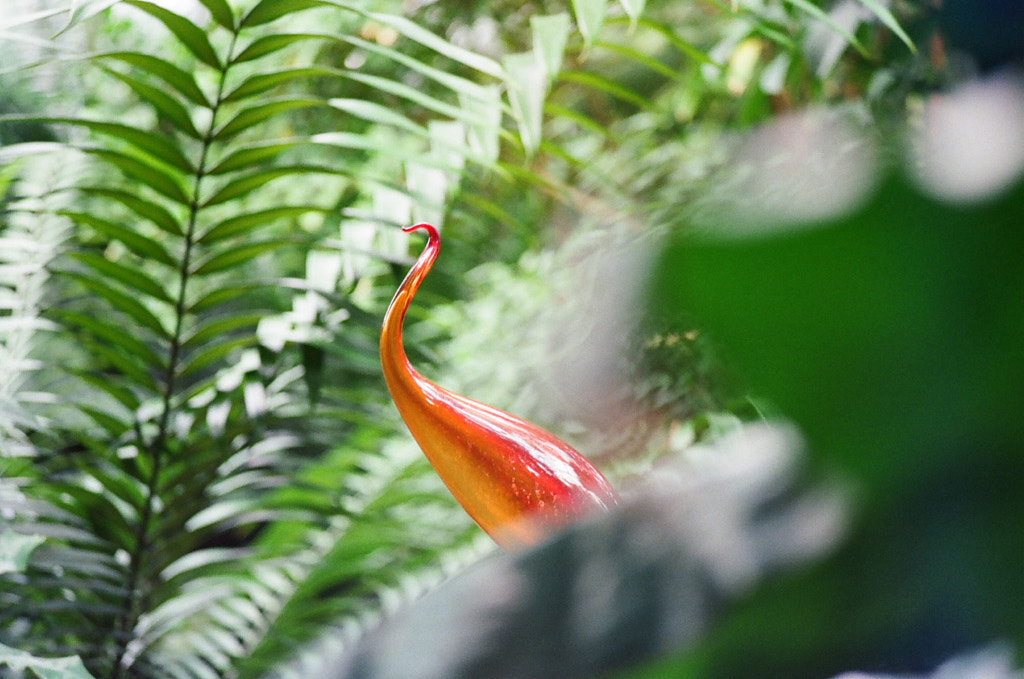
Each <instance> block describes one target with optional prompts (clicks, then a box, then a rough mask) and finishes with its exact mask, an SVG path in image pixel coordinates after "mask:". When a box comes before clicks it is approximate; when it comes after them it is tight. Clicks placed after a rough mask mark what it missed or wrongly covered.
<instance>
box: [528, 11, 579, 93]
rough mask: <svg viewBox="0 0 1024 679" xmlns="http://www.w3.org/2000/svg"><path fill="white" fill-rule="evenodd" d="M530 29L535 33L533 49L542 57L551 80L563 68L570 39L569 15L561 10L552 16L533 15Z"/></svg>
mask: <svg viewBox="0 0 1024 679" xmlns="http://www.w3.org/2000/svg"><path fill="white" fill-rule="evenodd" d="M530 31H531V32H532V34H533V51H534V53H535V54H537V55H538V56H539V57H540V60H541V63H542V64H544V68H545V70H546V71H547V75H548V79H549V80H550V79H552V78H554V77H555V75H556V74H557V73H558V72H559V71H560V70H562V60H563V59H564V57H565V43H566V42H567V41H568V39H569V15H568V14H566V13H565V12H559V13H558V14H552V15H550V16H539V15H537V16H532V17H530Z"/></svg>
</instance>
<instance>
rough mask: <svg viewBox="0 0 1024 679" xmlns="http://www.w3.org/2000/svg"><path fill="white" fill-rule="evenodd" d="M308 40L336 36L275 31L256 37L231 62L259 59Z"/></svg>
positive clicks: (238, 62) (332, 38) (237, 62)
mask: <svg viewBox="0 0 1024 679" xmlns="http://www.w3.org/2000/svg"><path fill="white" fill-rule="evenodd" d="M307 40H336V38H334V37H333V36H330V35H323V34H320V33H274V34H271V35H265V36H262V37H260V38H256V39H255V40H253V41H252V42H251V43H249V44H248V45H246V46H245V48H244V49H243V50H242V51H241V52H239V53H238V55H237V56H236V57H235V58H233V59H232V60H231V63H232V64H240V63H243V62H246V61H252V60H254V59H259V58H261V57H265V56H267V55H268V54H273V53H274V52H277V51H279V50H283V49H285V48H286V47H290V46H291V45H294V44H296V43H300V42H305V41H307Z"/></svg>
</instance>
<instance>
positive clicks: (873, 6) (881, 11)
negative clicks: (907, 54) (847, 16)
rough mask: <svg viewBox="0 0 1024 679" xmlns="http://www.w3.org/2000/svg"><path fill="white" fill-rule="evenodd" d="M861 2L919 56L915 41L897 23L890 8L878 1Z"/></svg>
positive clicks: (867, 0)
mask: <svg viewBox="0 0 1024 679" xmlns="http://www.w3.org/2000/svg"><path fill="white" fill-rule="evenodd" d="M859 2H860V4H862V5H864V6H865V7H867V8H868V9H869V10H870V11H871V13H872V14H874V15H875V16H876V17H878V20H879V21H881V22H882V23H883V24H885V26H886V27H887V28H888V29H889V30H890V31H892V32H893V33H895V34H896V36H897V37H898V38H899V39H900V40H902V41H903V44H904V45H906V46H907V47H908V48H909V49H910V51H911V52H913V53H914V54H917V47H916V46H915V45H914V41H913V40H911V39H910V36H909V35H907V33H906V31H904V30H903V27H902V26H900V22H898V21H896V17H894V16H893V15H892V12H890V11H889V8H888V7H886V6H885V5H883V4H882V3H880V2H879V1H878V0H859Z"/></svg>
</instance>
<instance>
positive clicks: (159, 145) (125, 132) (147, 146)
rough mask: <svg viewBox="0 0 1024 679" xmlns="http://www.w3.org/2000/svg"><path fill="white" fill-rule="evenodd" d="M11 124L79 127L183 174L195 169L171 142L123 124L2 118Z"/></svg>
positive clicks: (77, 120) (95, 121)
mask: <svg viewBox="0 0 1024 679" xmlns="http://www.w3.org/2000/svg"><path fill="white" fill-rule="evenodd" d="M9 121H37V122H40V123H49V124H58V125H77V126H79V127H84V128H86V129H88V130H91V131H93V132H96V133H99V134H105V135H108V136H111V137H116V138H118V139H121V140H122V141H125V142H127V143H129V144H131V145H132V146H134V147H135V148H137V149H140V150H142V151H145V152H146V153H148V154H150V155H152V156H153V157H155V158H157V159H158V160H162V161H163V162H165V163H167V164H168V165H170V166H171V167H175V168H177V169H179V170H182V171H184V172H193V171H195V168H194V167H193V166H192V163H190V162H189V161H188V159H187V158H186V157H185V155H184V154H183V153H182V152H181V147H179V146H178V144H177V143H175V142H174V141H173V140H172V139H170V138H168V137H166V136H163V135H159V134H154V133H152V132H148V131H146V130H140V129H138V128H135V127H131V126H128V125H122V124H120V123H111V122H108V121H103V120H89V119H87V118H72V117H57V116H45V117H39V116H0V123H2V122H9Z"/></svg>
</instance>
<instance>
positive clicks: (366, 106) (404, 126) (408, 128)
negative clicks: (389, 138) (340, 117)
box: [328, 99, 427, 137]
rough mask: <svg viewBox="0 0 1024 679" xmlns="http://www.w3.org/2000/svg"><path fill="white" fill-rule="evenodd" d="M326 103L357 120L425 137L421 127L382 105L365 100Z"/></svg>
mask: <svg viewBox="0 0 1024 679" xmlns="http://www.w3.org/2000/svg"><path fill="white" fill-rule="evenodd" d="M328 103H329V104H330V105H331V106H333V107H334V108H336V109H338V110H340V111H344V112H345V113H350V114H352V115H354V116H356V117H357V118H362V119H363V120H368V121H370V122H373V123H379V124H382V125H392V126H394V127H397V128H398V129H400V130H403V131H405V132H411V133H413V134H415V135H417V136H420V137H426V136H427V130H426V129H425V128H423V127H422V126H421V125H418V124H416V123H414V122H413V121H411V120H409V118H407V117H406V116H404V115H402V114H401V113H398V112H396V111H395V110H394V109H392V108H389V107H387V106H384V105H383V104H378V103H376V102H373V101H367V100H365V99H331V100H330V101H329V102H328Z"/></svg>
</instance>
